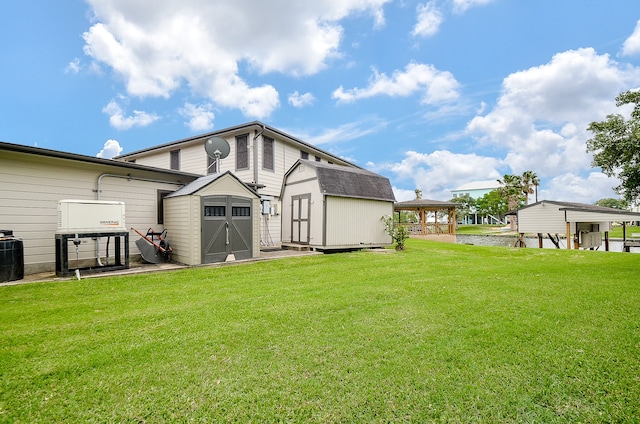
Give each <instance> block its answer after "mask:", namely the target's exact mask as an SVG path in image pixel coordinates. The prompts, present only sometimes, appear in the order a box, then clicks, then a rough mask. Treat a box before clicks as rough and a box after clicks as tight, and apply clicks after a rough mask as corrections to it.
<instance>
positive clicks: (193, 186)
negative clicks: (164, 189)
mask: <svg viewBox="0 0 640 424" xmlns="http://www.w3.org/2000/svg"><path fill="white" fill-rule="evenodd" d="M227 174H229V176H231V177H233V178H234V179H236V180H237V181H238V182H239V183H240V184H242V185H243V186H245V187H246V188H247V190H249V191H250V192H251V193H254V194H256V193H255V191H254V190H252V189H251V188H250V187H249V186H247V185H246V184H245V183H243V182H242V181H240V180H239V179H238V177H236V176H235V175H233V174H232V173H231V171H227V172H224V173H222V174H209V175H205V176H204V177H200V178H198V179H197V180H195V181H193V182H191V183H189V184H187V185H186V186H184V187H181V188H179V189H178V190H176V191H174V192H173V193H171V194H169V195H167V196H166V197H178V196H188V195H191V194H193V193H196V192H198V191H199V190H202V189H203V188H205V187H206V186H208V185H209V184H211V183H212V182H214V181H215V180H217V179H218V178H221V177H223V176H225V175H227ZM256 196H257V194H256Z"/></svg>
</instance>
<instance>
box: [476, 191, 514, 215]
mask: <svg viewBox="0 0 640 424" xmlns="http://www.w3.org/2000/svg"><path fill="white" fill-rule="evenodd" d="M508 209H509V207H508V202H507V199H506V197H504V196H503V195H502V193H501V192H500V190H498V189H496V190H491V191H490V192H489V193H487V194H485V195H484V196H482V197H481V198H479V199H477V200H476V212H477V213H478V214H479V215H481V216H486V215H492V216H496V217H498V216H502V215H504V214H505V213H507V211H508Z"/></svg>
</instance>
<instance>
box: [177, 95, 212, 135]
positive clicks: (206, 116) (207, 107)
mask: <svg viewBox="0 0 640 424" xmlns="http://www.w3.org/2000/svg"><path fill="white" fill-rule="evenodd" d="M211 109H212V105H211V104H209V103H206V104H202V105H199V106H196V105H194V104H192V103H189V102H186V103H185V104H184V107H182V108H180V110H179V111H178V113H179V114H180V115H181V116H183V117H185V118H187V119H188V121H187V122H186V125H187V126H188V127H189V129H190V130H191V131H208V130H210V129H212V128H213V120H214V118H215V115H214V113H213V111H212V110H211Z"/></svg>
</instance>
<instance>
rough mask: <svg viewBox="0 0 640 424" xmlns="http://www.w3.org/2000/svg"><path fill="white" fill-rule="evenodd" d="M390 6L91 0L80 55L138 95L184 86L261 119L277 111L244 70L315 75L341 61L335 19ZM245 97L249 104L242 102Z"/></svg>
mask: <svg viewBox="0 0 640 424" xmlns="http://www.w3.org/2000/svg"><path fill="white" fill-rule="evenodd" d="M388 1H389V0H318V1H314V2H310V3H309V2H300V1H298V0H279V1H276V2H265V1H260V0H250V1H243V2H238V1H234V0H219V1H216V2H210V1H208V0H181V1H170V0H164V1H156V0H140V1H133V2H132V1H130V0H89V3H90V5H91V6H92V8H93V12H94V14H95V17H94V20H95V22H96V23H95V24H94V25H93V26H92V27H91V28H90V29H89V30H88V31H87V32H86V33H85V34H84V40H85V43H86V44H85V53H86V54H87V55H89V56H90V57H92V58H93V59H94V60H95V61H97V62H99V63H102V64H105V65H107V66H108V67H110V68H112V69H113V70H114V71H115V73H116V74H118V75H119V76H120V77H121V78H123V79H124V81H125V84H126V88H127V92H128V93H129V94H131V95H136V96H155V97H168V96H170V94H171V93H172V91H174V90H175V89H177V88H178V87H180V86H181V85H183V84H185V83H186V84H188V85H189V87H190V88H191V89H192V90H194V91H195V92H197V94H199V95H203V96H207V97H208V98H209V99H210V100H212V101H213V102H215V103H216V104H217V105H219V106H224V107H229V108H237V109H240V110H241V111H242V112H243V113H244V114H245V115H246V116H250V117H256V118H264V117H266V116H268V115H270V114H271V113H272V112H273V111H274V110H275V109H276V108H277V107H278V106H279V104H280V103H279V99H278V92H277V90H276V89H275V88H274V87H273V86H271V85H262V86H251V85H250V84H249V83H248V82H247V76H246V75H242V73H241V70H240V64H248V65H249V72H258V73H268V72H280V73H286V74H293V75H309V74H314V73H316V72H318V71H320V70H321V69H323V68H324V67H325V66H326V64H327V61H328V60H330V59H331V58H333V57H337V56H339V55H340V52H339V47H340V41H341V37H342V27H341V25H340V21H341V20H342V19H344V18H346V17H348V16H350V15H352V14H354V13H368V14H370V15H371V16H372V17H373V20H374V24H375V25H378V26H379V25H382V24H383V23H384V13H383V9H382V7H383V5H384V4H385V3H387V2H388ZM247 99H248V103H247Z"/></svg>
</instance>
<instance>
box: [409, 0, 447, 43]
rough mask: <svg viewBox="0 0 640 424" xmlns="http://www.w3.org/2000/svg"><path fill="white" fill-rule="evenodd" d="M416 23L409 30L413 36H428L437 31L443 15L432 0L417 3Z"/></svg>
mask: <svg viewBox="0 0 640 424" xmlns="http://www.w3.org/2000/svg"><path fill="white" fill-rule="evenodd" d="M416 10H417V12H418V17H417V21H418V22H417V23H416V25H415V26H414V27H413V31H412V32H411V33H412V34H413V35H414V36H421V37H430V36H432V35H433V34H435V33H437V32H438V30H439V29H440V24H441V23H442V20H443V15H442V12H441V11H440V9H439V8H438V7H437V5H436V3H435V2H434V1H430V2H429V3H426V4H419V5H418V7H417V9H416Z"/></svg>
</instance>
